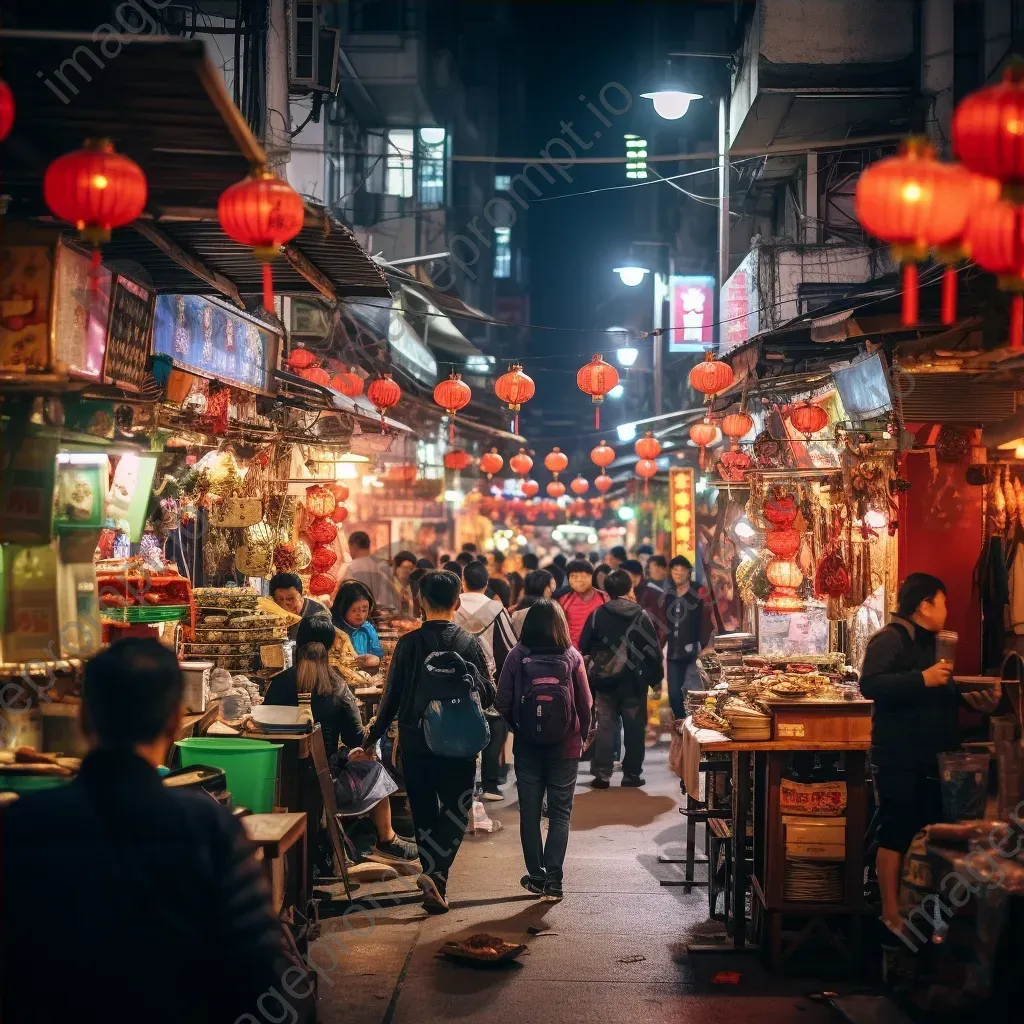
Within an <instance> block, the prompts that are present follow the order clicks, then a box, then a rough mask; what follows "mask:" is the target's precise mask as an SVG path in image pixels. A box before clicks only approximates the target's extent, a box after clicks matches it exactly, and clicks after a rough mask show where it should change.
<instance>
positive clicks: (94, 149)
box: [43, 139, 147, 286]
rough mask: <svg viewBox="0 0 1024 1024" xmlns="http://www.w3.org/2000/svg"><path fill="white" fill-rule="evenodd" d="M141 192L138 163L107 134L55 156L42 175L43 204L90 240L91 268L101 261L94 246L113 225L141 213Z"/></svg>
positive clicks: (143, 182)
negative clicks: (124, 152) (116, 146)
mask: <svg viewBox="0 0 1024 1024" xmlns="http://www.w3.org/2000/svg"><path fill="white" fill-rule="evenodd" d="M146 196H147V190H146V176H145V174H143V173H142V168H141V167H139V165H138V164H137V163H135V161H134V160H129V159H128V157H126V156H122V155H121V154H120V153H117V152H115V150H114V144H113V143H112V142H111V141H110V139H89V140H88V141H87V142H86V143H85V145H84V146H83V147H82V148H81V149H76V150H75V151H74V152H73V153H65V154H64V155H63V156H59V157H57V159H56V160H54V161H53V163H52V164H50V166H49V167H47V168H46V173H45V174H44V175H43V198H44V199H45V200H46V205H47V206H48V207H49V208H50V212H51V213H52V214H53V215H54V216H55V217H58V218H60V220H66V221H70V222H71V223H72V224H74V225H75V227H76V228H77V229H78V234H79V237H80V238H81V239H82V240H83V241H85V242H87V243H88V244H89V245H90V246H92V266H93V267H94V268H95V267H98V266H99V262H100V253H99V248H98V247H99V246H100V245H103V244H104V243H105V242H109V241H110V232H111V230H112V229H113V228H119V227H123V226H124V225H125V224H130V223H131V222H132V221H133V220H135V219H136V218H138V217H139V216H140V215H141V213H142V211H143V210H144V209H145V208H146ZM94 285H95V282H93V286H94Z"/></svg>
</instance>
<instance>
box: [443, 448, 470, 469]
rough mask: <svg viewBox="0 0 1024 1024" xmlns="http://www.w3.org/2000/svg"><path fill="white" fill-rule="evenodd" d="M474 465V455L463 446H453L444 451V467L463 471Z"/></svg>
mask: <svg viewBox="0 0 1024 1024" xmlns="http://www.w3.org/2000/svg"><path fill="white" fill-rule="evenodd" d="M471 465H473V457H472V456H471V455H470V454H469V452H466V451H463V450H462V449H461V448H452V449H451V450H450V451H447V452H445V453H444V468H445V469H453V470H455V471H456V472H461V471H462V470H464V469H468V468H469V467H470V466H471Z"/></svg>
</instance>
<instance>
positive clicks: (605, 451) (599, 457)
mask: <svg viewBox="0 0 1024 1024" xmlns="http://www.w3.org/2000/svg"><path fill="white" fill-rule="evenodd" d="M590 461H591V462H593V464H594V465H595V466H600V468H601V469H607V468H608V466H610V465H611V464H612V463H613V462H614V461H615V449H614V448H612V447H610V446H609V445H606V444H605V443H604V441H602V442H601V443H600V444H599V445H598V446H597V447H596V448H592V449H591V450H590Z"/></svg>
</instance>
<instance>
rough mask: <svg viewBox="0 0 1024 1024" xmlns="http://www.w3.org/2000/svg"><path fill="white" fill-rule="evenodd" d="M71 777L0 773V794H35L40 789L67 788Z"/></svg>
mask: <svg viewBox="0 0 1024 1024" xmlns="http://www.w3.org/2000/svg"><path fill="white" fill-rule="evenodd" d="M70 781H71V776H70V775H29V774H28V773H26V772H0V793H34V792H35V791H36V790H39V789H56V788H57V787H58V786H66V785H67V784H68V783H69V782H70Z"/></svg>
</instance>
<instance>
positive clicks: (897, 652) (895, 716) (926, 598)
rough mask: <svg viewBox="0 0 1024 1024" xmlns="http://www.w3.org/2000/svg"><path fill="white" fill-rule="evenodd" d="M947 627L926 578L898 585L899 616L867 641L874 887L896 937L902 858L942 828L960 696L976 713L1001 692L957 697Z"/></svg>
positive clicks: (940, 596) (952, 638)
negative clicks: (941, 758) (925, 833)
mask: <svg viewBox="0 0 1024 1024" xmlns="http://www.w3.org/2000/svg"><path fill="white" fill-rule="evenodd" d="M945 624H946V587H945V585H944V584H943V582H942V580H940V579H938V578H937V577H935V576H930V575H928V574H927V573H920V572H919V573H912V574H911V575H910V576H908V577H907V578H906V580H905V581H904V582H903V585H902V586H901V587H900V591H899V596H898V612H897V614H896V615H894V616H893V617H892V619H891V620H890V622H889V624H888V625H887V626H886V627H885V628H884V629H881V630H879V632H877V633H876V634H875V635H874V636H873V637H872V638H871V639H870V641H868V646H867V650H866V652H865V654H864V665H863V667H862V669H861V680H860V689H861V693H863V694H864V696H865V697H867V698H868V699H870V700H872V701H874V702H875V706H874V708H873V709H872V716H871V767H872V774H873V776H874V780H875V795H876V799H877V800H878V811H879V829H878V857H877V860H876V862H875V863H876V868H877V871H878V885H879V889H880V890H881V895H882V920H883V922H884V923H885V925H886V927H887V928H889V929H890V930H891V931H893V932H894V933H896V934H899V932H900V930H901V927H902V922H901V920H900V913H899V890H900V873H901V867H902V863H903V855H904V854H905V853H906V851H907V849H908V848H909V846H910V843H911V840H912V839H913V838H914V836H915V835H916V834H917V833H918V832H919V831H920V830H921V829H922V828H924V826H925V825H928V824H931V823H933V822H937V821H941V820H942V791H941V788H940V785H939V767H938V755H939V754H941V753H942V752H944V751H947V750H956V749H957V748H958V747H959V746H960V739H959V730H958V726H957V707H958V704H959V699H960V697H961V696H962V697H963V699H964V701H965V702H966V703H967V704H968V705H969V706H970V707H972V708H974V709H975V710H976V711H981V712H991V711H994V710H995V707H996V705H997V704H998V703H999V698H1000V696H1001V692H1000V688H999V686H995V687H991V688H990V689H988V690H987V691H985V692H982V693H963V694H960V693H959V692H958V691H957V688H956V685H955V684H954V682H953V679H952V675H953V660H954V656H955V649H956V647H955V645H956V634H955V633H949V632H946V631H944V630H943V627H944V626H945Z"/></svg>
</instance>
